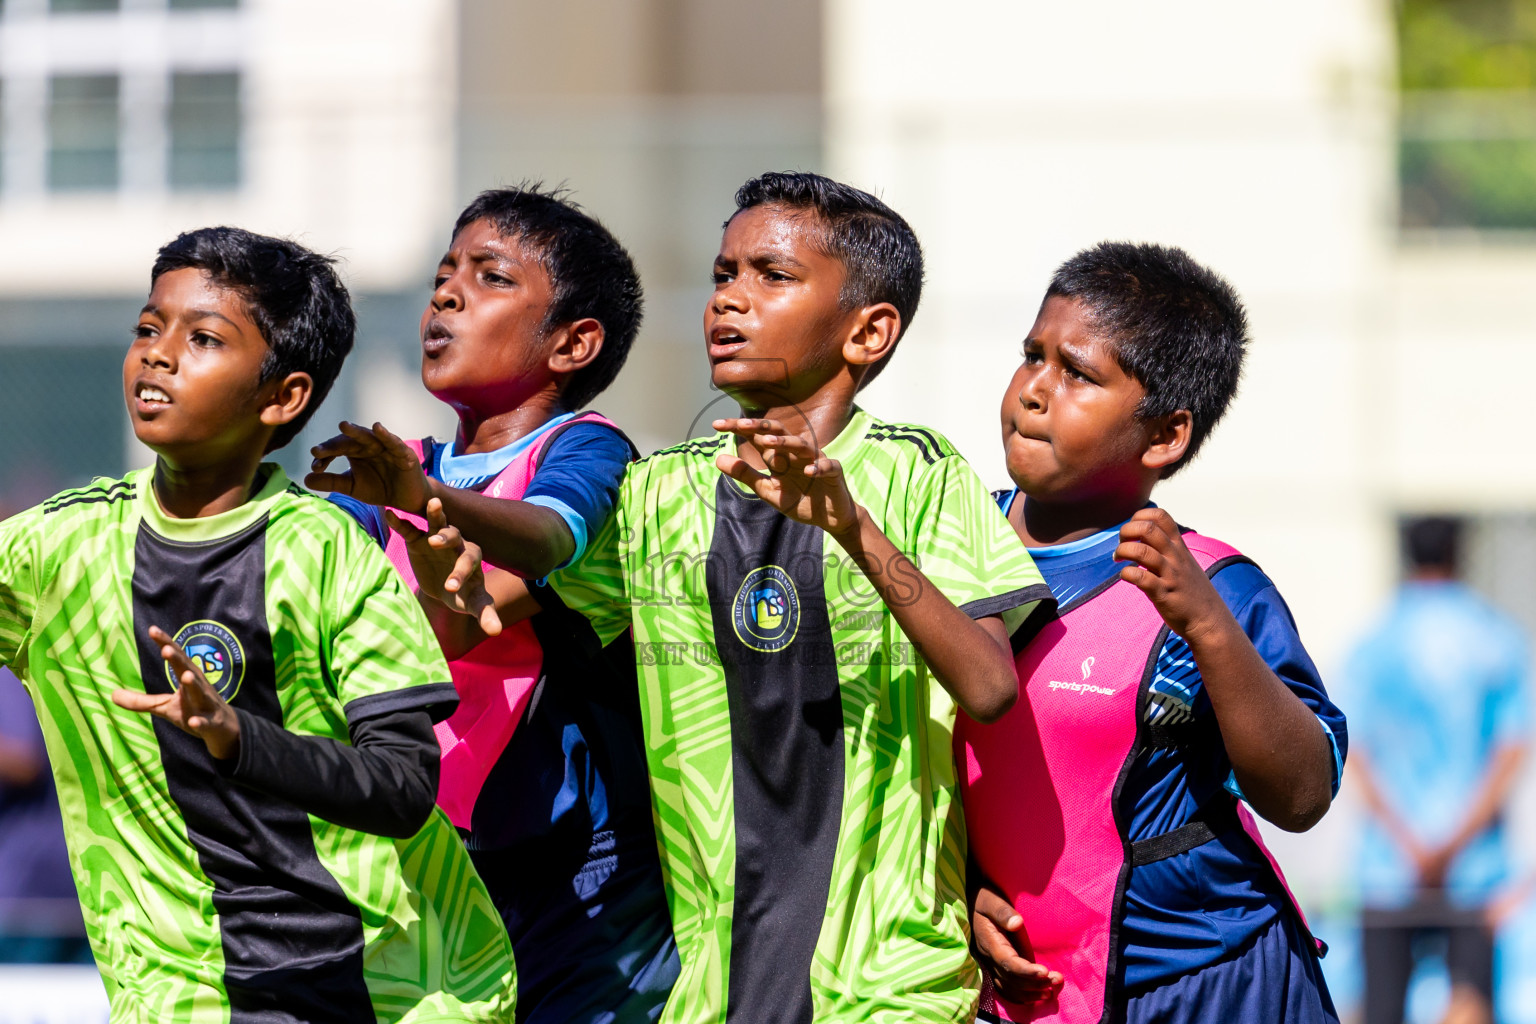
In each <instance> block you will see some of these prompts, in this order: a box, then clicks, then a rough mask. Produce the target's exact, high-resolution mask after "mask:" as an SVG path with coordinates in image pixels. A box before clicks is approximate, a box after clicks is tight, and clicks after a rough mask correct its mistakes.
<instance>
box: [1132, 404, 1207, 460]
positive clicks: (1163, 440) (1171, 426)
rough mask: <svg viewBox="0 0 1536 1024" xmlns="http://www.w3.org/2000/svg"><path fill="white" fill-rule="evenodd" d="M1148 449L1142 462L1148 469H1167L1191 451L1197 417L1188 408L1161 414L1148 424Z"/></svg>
mask: <svg viewBox="0 0 1536 1024" xmlns="http://www.w3.org/2000/svg"><path fill="white" fill-rule="evenodd" d="M1148 427H1149V429H1150V433H1149V434H1148V436H1147V450H1146V451H1144V452H1142V453H1141V464H1142V465H1143V466H1145V467H1147V468H1148V469H1158V470H1163V469H1167V468H1168V467H1169V466H1172V465H1173V464H1174V463H1176V462H1178V461H1179V460H1180V459H1182V458H1183V457H1184V453H1185V452H1187V451H1189V438H1190V434H1191V433H1192V432H1193V431H1194V429H1195V418H1194V417H1193V416H1192V415H1190V412H1189V410H1188V409H1180V410H1178V411H1177V412H1171V413H1169V414H1168V415H1167V416H1159V417H1158V418H1157V419H1155V420H1153V421H1152V422H1151V423H1149V424H1148Z"/></svg>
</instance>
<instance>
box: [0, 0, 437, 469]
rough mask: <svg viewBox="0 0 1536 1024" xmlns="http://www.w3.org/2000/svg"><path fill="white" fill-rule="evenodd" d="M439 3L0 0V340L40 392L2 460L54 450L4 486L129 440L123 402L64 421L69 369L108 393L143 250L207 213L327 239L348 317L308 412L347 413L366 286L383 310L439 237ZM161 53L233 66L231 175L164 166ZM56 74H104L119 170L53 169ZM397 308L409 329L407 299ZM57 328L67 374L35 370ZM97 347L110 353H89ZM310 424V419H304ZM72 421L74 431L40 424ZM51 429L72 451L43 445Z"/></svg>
mask: <svg viewBox="0 0 1536 1024" xmlns="http://www.w3.org/2000/svg"><path fill="white" fill-rule="evenodd" d="M456 10H457V5H456V4H454V3H453V2H452V0H370V2H368V3H366V4H361V3H358V2H356V0H240V2H238V3H230V4H229V5H228V6H227V7H224V8H219V7H214V8H211V9H201V10H175V11H173V10H169V9H167V4H166V0H123V2H122V4H121V10H119V11H109V12H91V13H74V14H63V13H60V14H49V13H48V6H47V3H46V0H7V3H6V4H5V5H4V9H3V16H0V97H3V109H4V114H5V118H4V133H3V135H0V346H5V347H6V348H7V351H8V353H9V358H10V360H11V363H12V367H13V373H16V374H18V375H20V377H21V378H23V379H25V380H26V382H27V385H28V387H29V388H30V389H31V393H32V394H33V395H34V396H35V397H37V398H38V399H39V402H40V409H41V410H42V418H41V419H39V418H37V417H30V418H28V419H27V420H26V421H25V422H24V423H21V424H19V425H18V432H17V433H16V434H15V435H13V436H16V437H17V438H18V439H19V440H20V442H21V443H22V444H23V446H25V445H26V444H28V443H29V442H36V443H35V444H34V445H33V449H32V450H31V451H30V453H29V454H26V455H25V457H22V456H18V457H17V458H14V459H11V460H9V462H10V463H13V464H14V465H13V466H12V468H13V469H14V468H15V466H20V465H21V464H22V463H27V464H28V465H29V466H31V465H32V463H36V462H42V463H55V468H56V469H57V470H58V471H57V472H45V471H43V470H41V469H37V468H28V469H27V470H26V471H25V473H24V474H23V473H22V471H21V470H19V469H16V470H15V471H14V472H12V473H10V474H9V475H10V476H17V475H24V476H25V478H26V483H25V484H20V483H16V484H13V485H11V486H12V487H13V489H18V490H17V493H21V492H25V493H26V494H27V495H29V496H30V495H31V494H32V492H34V491H35V490H36V489H37V488H38V487H45V486H46V487H52V486H55V485H57V486H62V485H64V484H66V483H73V482H77V481H78V479H79V477H80V476H82V475H86V474H88V473H90V472H97V473H116V472H120V471H121V469H122V468H123V463H124V462H126V463H130V464H132V463H137V462H141V461H143V460H144V459H145V458H146V453H145V452H144V451H143V450H142V449H140V448H139V447H138V446H137V444H136V442H133V441H132V439H131V436H130V435H128V434H127V431H126V429H125V425H126V423H125V420H124V418H123V417H122V416H121V415H119V416H117V417H116V418H115V419H114V420H113V421H112V423H111V430H112V433H113V438H112V439H111V441H110V442H109V441H105V440H104V439H103V431H102V430H94V429H93V430H91V431H88V432H86V433H87V435H88V436H86V435H81V434H80V431H78V430H76V429H75V424H73V423H72V422H71V421H70V420H69V419H68V417H67V410H68V409H69V408H70V399H71V398H72V397H73V398H74V399H75V400H76V401H79V400H80V397H81V395H82V392H80V391H78V390H74V389H75V388H76V387H85V388H86V390H85V391H84V393H83V394H84V398H85V400H86V401H87V402H88V403H90V404H91V405H92V406H93V407H94V406H97V405H100V404H108V405H110V404H112V403H117V404H119V405H120V403H121V397H120V395H118V394H117V387H116V386H114V381H115V376H116V369H115V367H116V366H117V365H119V364H120V359H121V350H122V347H123V345H124V344H125V341H126V338H127V335H128V331H129V328H130V327H131V326H132V322H133V321H132V318H133V316H134V314H135V312H136V310H137V309H138V306H139V305H140V304H141V303H142V301H143V295H144V290H145V288H146V286H147V283H148V277H149V268H150V265H151V263H152V262H153V259H154V253H155V250H156V249H157V248H158V247H159V246H160V245H161V244H163V243H164V242H166V241H168V240H169V239H170V238H171V237H173V236H174V235H175V234H176V233H177V232H179V231H183V230H187V229H190V228H195V227H200V226H204V225H209V224H222V223H228V224H237V225H239V226H241V227H246V228H249V229H252V230H255V231H261V232H266V233H271V234H278V235H285V236H289V237H293V238H295V239H297V240H299V241H301V242H303V243H305V244H306V245H309V246H311V247H313V248H316V249H319V250H321V251H325V252H332V253H335V254H336V255H338V256H339V257H341V259H342V261H343V262H342V272H343V275H344V277H345V279H346V280H347V281H348V283H349V286H350V287H351V288H352V290H353V293H354V295H355V296H356V297H357V298H358V305H359V307H360V312H362V313H363V314H364V315H363V317H362V319H363V326H364V330H363V332H362V333H361V334H360V336H359V348H358V354H357V356H355V357H354V359H353V360H352V365H351V366H350V367H349V371H348V380H347V381H346V382H345V383H344V384H343V386H342V387H341V388H340V389H339V390H338V392H337V393H336V396H335V397H333V398H332V399H331V402H330V404H329V407H328V408H327V409H325V410H322V411H321V412H320V414H319V417H320V420H322V421H329V422H330V424H331V426H332V427H334V420H335V418H337V417H338V416H339V415H342V414H345V413H346V412H347V409H346V406H347V404H348V403H347V396H348V394H349V392H350V390H351V388H350V382H351V378H352V376H354V375H366V367H367V366H368V364H369V363H370V362H371V361H372V357H373V354H374V352H375V351H376V350H377V349H378V348H379V347H380V346H384V347H388V346H389V344H390V342H391V338H392V337H394V335H395V332H396V325H395V322H394V319H393V318H390V319H386V318H384V317H382V316H377V315H369V314H368V313H367V311H366V309H365V307H368V306H369V305H370V303H372V299H371V298H370V297H372V296H380V297H382V302H383V305H382V306H380V308H381V309H382V308H384V307H387V306H389V301H388V298H389V296H392V295H397V294H400V293H402V292H403V291H406V290H413V294H415V293H419V294H420V295H423V296H424V295H425V288H424V285H425V283H426V281H427V280H428V278H429V275H430V272H431V266H432V258H433V254H434V252H433V250H434V244H435V240H436V237H437V234H438V232H439V231H440V225H441V224H442V222H443V220H444V218H445V217H447V216H448V213H449V211H450V210H451V209H452V199H453V195H452V192H453V185H452V172H453V146H454V140H455V138H456V125H455V122H454V118H453V112H454V110H455V106H456V101H455V77H454V74H453V64H454V57H455V53H456V50H455V47H456V42H457V36H456ZM177 72H183V73H185V72H234V73H237V74H238V76H239V107H240V115H239V118H238V120H239V129H238V138H239V151H240V152H239V171H238V178H237V181H235V182H234V183H232V184H231V185H225V186H220V187H213V188H190V189H187V188H175V187H172V185H171V184H170V181H171V178H170V175H169V173H168V168H167V143H168V125H167V121H168V111H167V105H168V98H169V97H168V95H167V92H168V90H169V88H170V81H171V77H170V76H171V75H173V74H174V73H177ZM63 74H91V75H116V76H118V82H119V97H120V102H119V107H120V109H119V115H118V116H119V118H120V128H119V131H118V133H117V139H118V144H119V146H120V150H121V153H120V159H119V165H120V168H121V173H120V174H119V175H118V177H119V179H120V180H119V183H118V184H117V185H116V186H115V187H109V188H98V189H85V190H80V189H76V190H58V189H55V188H51V187H50V183H49V180H48V177H47V171H46V168H47V164H46V159H47V158H46V154H45V152H44V151H45V150H46V147H47V144H48V138H49V135H48V132H49V122H48V118H49V113H48V110H49V108H48V103H47V97H48V92H49V81H50V78H51V77H52V76H56V75H63ZM374 304H375V305H377V303H374ZM408 305H410V306H411V307H413V308H414V307H416V305H417V303H416V301H415V300H414V299H413V300H412V301H411V302H410V303H409V304H408ZM402 326H403V331H404V337H405V339H406V342H407V343H409V342H410V340H411V339H413V338H414V335H415V316H414V313H413V314H412V316H411V318H410V320H409V321H408V322H406V323H404V324H403V325H402ZM396 345H398V342H396ZM61 347H68V348H69V349H70V351H72V352H74V353H75V354H76V355H75V358H77V359H80V360H84V362H83V363H81V364H80V365H81V371H80V373H79V374H78V377H79V379H78V380H75V379H70V378H67V377H63V376H60V375H59V374H57V373H55V372H53V370H52V369H51V367H52V365H53V364H52V363H51V362H50V360H52V359H54V357H53V356H52V355H51V354H50V353H51V352H52V351H53V350H55V349H58V348H61ZM114 353H116V354H115V355H114ZM99 364H110V367H109V368H108V369H109V371H110V372H98V371H102V365H99ZM50 415H51V416H52V417H53V418H55V419H57V420H58V422H56V423H55V422H52V420H50V418H49V417H50ZM29 426H30V428H31V429H30V430H29V429H28V427H29ZM323 429H324V428H322V427H320V426H319V424H318V423H317V426H316V429H315V431H313V432H312V433H319V432H320V431H322V430H323ZM72 431H73V433H71V432H72ZM76 435H79V436H76ZM70 436H74V437H75V442H77V443H61V444H50V443H49V442H51V440H52V439H59V438H64V437H70ZM298 447H299V446H296V447H295V448H294V449H293V451H291V452H289V453H288V455H289V456H290V459H289V461H290V462H294V461H296V460H295V458H294V457H293V456H294V452H296V451H297V450H298ZM55 449H58V450H59V452H62V453H63V457H64V458H65V460H66V462H67V465H57V464H56V459H57V457H58V454H59V452H55ZM5 486H7V481H6V480H5V479H0V487H5Z"/></svg>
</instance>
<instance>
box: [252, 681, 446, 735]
mask: <svg viewBox="0 0 1536 1024" xmlns="http://www.w3.org/2000/svg"><path fill="white" fill-rule="evenodd" d="M458 706H459V691H458V690H456V689H454V687H453V684H452V683H428V684H427V685H425V686H412V687H410V688H408V689H404V690H390V691H389V692H387V693H371V694H369V695H368V696H366V697H359V698H357V699H356V700H353V701H348V702H347V706H346V707H345V708H343V709H342V711H343V712H344V713H345V714H346V716H347V725H348V726H354V725H356V724H357V723H358V722H361V721H363V720H365V719H369V718H376V717H378V716H379V715H392V714H394V713H395V712H397V711H425V712H426V713H427V714H428V715H429V716H430V717H431V719H432V721H433V723H434V724H435V723H437V722H441V721H443V720H444V719H445V718H447V717H448V716H449V715H451V714H453V711H454V709H455V708H457V707H458ZM242 724H244V723H242Z"/></svg>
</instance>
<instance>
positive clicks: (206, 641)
mask: <svg viewBox="0 0 1536 1024" xmlns="http://www.w3.org/2000/svg"><path fill="white" fill-rule="evenodd" d="M175 640H176V642H177V643H178V644H180V645H181V649H182V650H184V651H186V652H187V657H188V658H190V659H192V664H194V665H196V666H197V667H198V668H199V669H200V670H201V671H202V673H203V677H204V678H206V679H207V680H208V685H209V686H212V687H213V688H214V689H215V690H218V691H219V696H220V697H223V698H224V699H225V700H233V699H234V697H235V694H236V693H238V692H239V691H240V683H241V681H242V680H243V679H244V678H245V652H244V651H243V650H241V649H240V641H239V640H237V639H236V638H235V634H233V633H231V632H230V631H229V630H228V629H227V628H226V627H225V626H224V625H223V624H222V623H218V622H214V621H213V620H212V619H201V620H199V621H197V622H189V623H187V624H186V625H185V626H182V627H181V629H179V630H177V631H176V636H175ZM165 677H166V678H167V679H169V680H170V681H171V686H172V687H175V686H177V685H179V684H178V681H177V679H176V674H175V673H174V672H172V671H171V666H170V663H169V662H167V663H166V666H165Z"/></svg>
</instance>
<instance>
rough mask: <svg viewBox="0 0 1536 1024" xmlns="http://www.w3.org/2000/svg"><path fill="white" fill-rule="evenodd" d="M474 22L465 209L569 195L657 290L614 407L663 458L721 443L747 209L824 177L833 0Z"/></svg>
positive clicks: (666, 0)
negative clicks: (733, 289) (714, 274)
mask: <svg viewBox="0 0 1536 1024" xmlns="http://www.w3.org/2000/svg"><path fill="white" fill-rule="evenodd" d="M461 17H462V34H461V38H462V44H461V59H460V79H459V88H460V95H461V107H460V132H461V142H460V146H459V151H458V158H459V170H458V176H457V184H456V193H457V199H458V201H460V202H465V201H467V200H468V199H469V198H471V197H472V196H473V195H474V194H475V193H476V192H478V191H480V190H481V189H484V188H487V187H491V186H495V185H506V184H516V183H518V182H521V181H525V180H541V181H543V182H545V183H546V184H550V185H564V186H566V187H567V188H569V189H570V190H571V192H572V194H573V197H574V198H575V199H576V200H577V201H579V202H580V203H582V204H583V206H584V207H585V208H586V209H587V210H588V211H589V212H591V213H593V214H594V215H596V216H597V217H598V218H599V219H601V220H602V221H603V222H604V223H606V224H607V225H608V226H609V227H610V228H611V229H612V230H613V231H614V233H615V234H616V235H617V236H618V238H619V239H620V241H622V242H623V243H624V244H625V246H626V247H627V248H629V250H630V251H631V253H632V254H633V255H634V257H635V261H636V264H637V266H638V268H639V270H640V275H641V278H642V281H643V282H644V285H645V294H646V318H645V324H644V327H643V328H642V330H641V334H640V337H639V339H638V340H637V341H636V343H635V347H634V350H633V356H632V358H631V360H630V362H629V364H628V365H627V367H626V369H625V371H624V373H623V374H622V375H621V377H620V378H619V380H618V381H617V382H616V383H615V384H614V386H613V387H612V388H610V389H609V391H608V392H607V393H606V394H604V395H603V396H602V397H601V398H600V399H599V400H598V401H597V403H596V406H597V407H598V408H600V409H602V410H603V411H604V412H606V413H608V414H609V415H611V416H614V417H615V418H616V419H618V420H619V422H621V423H623V424H624V426H625V427H626V429H628V430H629V431H630V432H631V433H632V434H633V436H634V438H635V440H636V442H637V443H638V444H639V445H640V447H641V449H642V450H646V451H649V450H652V449H654V448H657V447H661V446H663V445H666V444H671V443H674V442H676V441H678V440H681V439H682V438H684V437H687V436H689V434H690V433H691V432H697V431H699V430H701V429H706V430H707V419H708V415H716V414H718V409H716V410H715V411H714V412H711V413H709V414H708V415H706V416H705V417H704V419H705V421H706V422H705V424H704V426H703V427H701V426H700V424H699V420H700V416H701V413H702V412H703V410H704V409H705V408H706V407H707V406H708V405H709V403H710V402H711V401H712V400H714V399H716V398H718V397H719V396H718V395H717V394H715V393H713V392H711V391H710V390H709V386H708V372H707V370H708V367H707V363H706V360H705V358H704V354H703V341H702V331H701V327H700V323H701V319H702V316H703V310H704V303H705V301H706V299H707V297H708V294H709V291H710V285H709V269H710V262H711V260H712V259H713V256H714V253H715V251H716V249H717V247H718V245H719V238H720V226H721V224H722V222H723V221H724V220H725V219H726V217H727V216H728V215H729V214H730V213H731V212H732V211H733V210H734V209H735V206H734V204H733V203H732V201H731V197H732V195H733V193H734V192H735V190H736V188H737V187H738V186H739V185H740V184H741V183H742V182H743V181H745V180H746V179H747V178H748V177H750V176H752V175H754V174H757V173H760V172H762V171H765V170H779V169H784V168H806V169H816V168H819V167H820V166H821V148H822V147H821V141H822V123H821V85H822V67H823V59H822V34H821V24H822V18H821V4H820V3H819V2H817V0H790V2H785V3H778V4H771V5H763V4H748V3H745V2H743V0H636V2H629V0H577V2H572V3H562V4H546V3H539V2H536V0H464V3H463V5H462V14H461ZM449 223H450V221H444V223H443V225H442V230H441V231H440V234H441V235H442V237H441V239H440V240H439V241H438V242H437V243H436V244H437V245H439V246H440V245H443V244H445V243H446V242H447V237H446V232H447V228H448V226H449ZM406 373H407V375H408V376H409V375H412V374H414V370H413V369H407V371H406ZM400 390H402V391H407V390H409V389H408V388H406V387H404V386H403V385H402V387H401V388H400ZM428 413H430V414H431V415H432V416H435V417H436V419H435V420H430V419H428V418H427V414H428ZM421 414H422V415H423V417H424V419H423V422H436V423H438V424H440V427H439V429H447V424H451V419H450V418H448V417H446V416H445V415H444V414H443V413H442V412H441V411H439V410H434V409H431V408H430V407H426V408H423V409H422V410H421Z"/></svg>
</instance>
